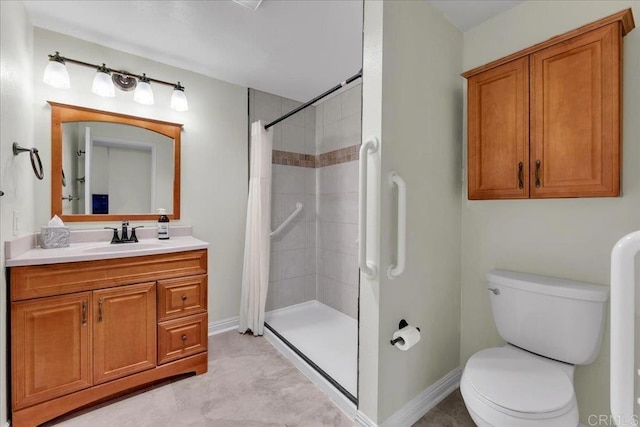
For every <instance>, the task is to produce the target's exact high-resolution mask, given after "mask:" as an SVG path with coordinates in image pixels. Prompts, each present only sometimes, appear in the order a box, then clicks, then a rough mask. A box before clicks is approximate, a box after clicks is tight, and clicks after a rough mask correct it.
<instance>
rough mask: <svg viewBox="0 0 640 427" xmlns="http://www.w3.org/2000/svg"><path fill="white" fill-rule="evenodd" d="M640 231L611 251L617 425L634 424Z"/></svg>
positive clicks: (613, 394)
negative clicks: (636, 297) (635, 342)
mask: <svg viewBox="0 0 640 427" xmlns="http://www.w3.org/2000/svg"><path fill="white" fill-rule="evenodd" d="M639 252H640V231H636V232H634V233H631V234H627V235H626V236H624V237H623V238H622V239H620V240H619V241H618V243H616V245H615V246H614V247H613V250H612V251H611V309H610V310H609V312H610V313H611V356H610V357H611V414H612V415H613V416H614V420H615V423H616V425H617V426H620V427H622V426H625V427H627V426H628V427H630V426H633V425H637V424H634V423H632V419H633V405H634V396H633V389H634V384H633V383H634V378H635V372H634V371H635V369H634V367H633V365H634V360H633V355H634V351H635V350H634V324H635V319H634V307H633V305H634V303H635V295H634V287H635V261H634V260H635V256H636V255H637V254H638V253H639Z"/></svg>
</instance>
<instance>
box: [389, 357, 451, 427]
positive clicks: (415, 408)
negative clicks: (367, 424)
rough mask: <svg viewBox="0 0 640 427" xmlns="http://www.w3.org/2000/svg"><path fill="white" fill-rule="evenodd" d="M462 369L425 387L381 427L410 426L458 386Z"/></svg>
mask: <svg viewBox="0 0 640 427" xmlns="http://www.w3.org/2000/svg"><path fill="white" fill-rule="evenodd" d="M460 377H462V368H460V367H458V368H456V369H454V370H453V371H451V372H449V373H448V374H447V375H445V376H444V377H442V378H441V379H439V380H438V381H437V382H436V383H434V384H432V385H431V386H429V387H427V388H426V389H425V390H424V391H423V392H422V393H420V394H419V395H417V396H416V397H414V398H413V399H411V400H410V401H409V402H408V403H407V404H406V405H404V406H403V407H402V408H400V409H399V410H398V411H397V412H396V413H394V414H393V415H391V416H390V417H389V418H387V419H386V420H385V422H384V423H382V424H381V427H397V426H410V425H413V424H414V423H415V422H416V421H418V420H419V419H420V418H422V417H423V416H424V415H425V414H426V413H427V412H429V411H430V410H431V409H433V408H434V407H435V406H436V405H437V404H438V403H440V402H441V401H442V400H443V399H444V398H445V397H447V396H448V395H449V394H451V393H452V392H453V391H454V390H455V389H456V388H458V387H459V386H460Z"/></svg>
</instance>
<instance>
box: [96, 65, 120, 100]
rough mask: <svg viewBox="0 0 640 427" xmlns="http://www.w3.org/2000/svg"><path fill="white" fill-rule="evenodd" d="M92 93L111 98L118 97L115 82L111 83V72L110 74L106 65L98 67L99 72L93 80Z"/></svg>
mask: <svg viewBox="0 0 640 427" xmlns="http://www.w3.org/2000/svg"><path fill="white" fill-rule="evenodd" d="M91 92H93V93H95V94H96V95H100V96H105V97H109V98H113V97H114V96H116V87H115V86H114V85H113V81H111V72H109V69H108V68H107V67H106V66H105V65H104V64H102V66H101V67H98V72H97V73H96V76H95V77H94V78H93V86H91Z"/></svg>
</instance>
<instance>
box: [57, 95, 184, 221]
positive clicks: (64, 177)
mask: <svg viewBox="0 0 640 427" xmlns="http://www.w3.org/2000/svg"><path fill="white" fill-rule="evenodd" d="M50 104H51V106H52V109H51V117H52V127H51V134H52V136H51V144H52V150H51V151H52V168H51V169H52V181H51V182H52V184H51V189H52V190H51V207H52V209H51V210H52V215H54V214H55V215H58V216H59V217H61V218H62V220H63V221H105V220H118V219H132V220H141V219H156V218H157V210H158V209H160V208H163V209H166V211H167V215H168V216H169V218H170V219H179V218H180V216H179V213H180V131H181V129H182V125H179V124H175V123H168V122H160V121H156V120H151V119H143V118H139V117H133V116H127V115H123V114H117V113H110V112H106V111H99V110H92V109H88V108H83V107H75V106H71V105H64V104H57V103H53V102H50Z"/></svg>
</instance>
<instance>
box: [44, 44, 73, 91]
mask: <svg viewBox="0 0 640 427" xmlns="http://www.w3.org/2000/svg"><path fill="white" fill-rule="evenodd" d="M42 81H43V82H45V83H46V84H48V85H49V86H53V87H55V88H58V89H69V88H70V87H71V81H70V79H69V72H68V71H67V67H66V66H65V65H64V59H62V57H60V54H59V53H58V52H56V53H55V55H49V63H48V64H47V67H46V68H45V69H44V75H43V77H42Z"/></svg>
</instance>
